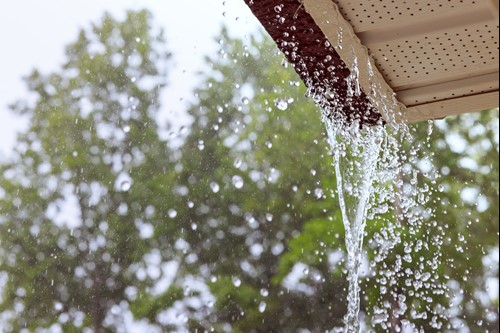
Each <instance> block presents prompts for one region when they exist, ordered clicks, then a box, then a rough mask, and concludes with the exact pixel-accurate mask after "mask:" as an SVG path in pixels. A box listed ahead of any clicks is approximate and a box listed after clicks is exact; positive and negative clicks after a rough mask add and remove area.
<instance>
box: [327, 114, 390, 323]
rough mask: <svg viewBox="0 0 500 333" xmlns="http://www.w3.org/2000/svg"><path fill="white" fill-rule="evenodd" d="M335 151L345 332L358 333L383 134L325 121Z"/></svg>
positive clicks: (353, 125) (377, 128) (377, 131)
mask: <svg viewBox="0 0 500 333" xmlns="http://www.w3.org/2000/svg"><path fill="white" fill-rule="evenodd" d="M324 122H325V124H326V128H327V133H328V138H329V141H330V145H331V147H332V154H333V159H334V167H335V173H336V177H337V192H338V198H339V204H340V209H341V212H342V221H343V223H344V228H345V242H346V248H347V269H348V277H347V278H348V282H349V290H348V295H347V301H348V309H347V314H346V316H345V318H344V321H345V332H348V333H351V332H356V333H357V332H359V329H360V327H359V320H358V314H359V309H360V298H359V291H360V290H359V289H360V288H359V282H358V277H359V269H360V266H361V255H362V248H363V236H364V230H365V224H366V216H367V210H368V206H369V201H370V200H369V199H370V197H371V195H372V191H373V188H374V187H373V186H372V185H373V181H374V177H375V170H376V165H377V161H378V156H379V154H380V148H381V143H382V140H383V135H384V133H385V132H384V130H383V128H382V127H372V128H364V129H362V130H361V129H360V128H359V124H358V123H356V122H355V123H353V124H352V125H351V126H348V127H343V126H340V124H339V123H337V122H335V121H332V120H329V119H327V118H325V120H324Z"/></svg>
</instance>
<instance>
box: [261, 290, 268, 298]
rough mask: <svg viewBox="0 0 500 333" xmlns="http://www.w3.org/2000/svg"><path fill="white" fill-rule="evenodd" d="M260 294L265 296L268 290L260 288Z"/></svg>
mask: <svg viewBox="0 0 500 333" xmlns="http://www.w3.org/2000/svg"><path fill="white" fill-rule="evenodd" d="M260 295H261V296H262V297H267V296H269V291H268V290H267V289H264V288H262V289H261V290H260Z"/></svg>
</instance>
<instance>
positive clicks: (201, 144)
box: [198, 140, 205, 150]
mask: <svg viewBox="0 0 500 333" xmlns="http://www.w3.org/2000/svg"><path fill="white" fill-rule="evenodd" d="M198 149H199V150H203V149H205V142H204V141H203V140H199V141H198Z"/></svg>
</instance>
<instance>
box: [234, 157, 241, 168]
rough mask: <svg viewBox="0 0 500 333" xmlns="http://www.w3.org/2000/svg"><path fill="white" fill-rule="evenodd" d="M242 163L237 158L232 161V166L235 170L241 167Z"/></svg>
mask: <svg viewBox="0 0 500 333" xmlns="http://www.w3.org/2000/svg"><path fill="white" fill-rule="evenodd" d="M242 163H243V162H242V161H241V160H240V159H238V158H237V159H235V160H234V163H233V165H234V167H235V168H237V169H239V168H240V167H241V164H242Z"/></svg>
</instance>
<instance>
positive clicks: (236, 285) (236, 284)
mask: <svg viewBox="0 0 500 333" xmlns="http://www.w3.org/2000/svg"><path fill="white" fill-rule="evenodd" d="M233 285H234V286H235V287H236V288H238V287H239V286H241V280H240V279H238V278H237V277H236V276H233Z"/></svg>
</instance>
